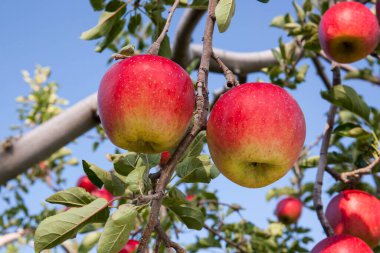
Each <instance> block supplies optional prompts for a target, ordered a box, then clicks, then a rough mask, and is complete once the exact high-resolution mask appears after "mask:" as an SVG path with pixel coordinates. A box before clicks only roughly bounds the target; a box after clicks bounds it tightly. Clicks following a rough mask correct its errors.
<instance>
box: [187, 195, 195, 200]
mask: <svg viewBox="0 0 380 253" xmlns="http://www.w3.org/2000/svg"><path fill="white" fill-rule="evenodd" d="M194 199H195V195H194V194H189V195H187V196H186V200H187V201H193V200H194Z"/></svg>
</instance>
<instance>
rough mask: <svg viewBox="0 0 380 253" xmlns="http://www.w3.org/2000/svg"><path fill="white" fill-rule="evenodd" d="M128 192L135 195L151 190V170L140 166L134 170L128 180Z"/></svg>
mask: <svg viewBox="0 0 380 253" xmlns="http://www.w3.org/2000/svg"><path fill="white" fill-rule="evenodd" d="M126 183H127V185H128V190H130V191H131V192H133V193H140V194H144V193H146V192H147V191H148V190H149V189H151V184H150V179H149V169H147V167H146V166H139V167H137V168H136V169H135V170H133V171H132V172H131V173H129V175H128V176H127V178H126Z"/></svg>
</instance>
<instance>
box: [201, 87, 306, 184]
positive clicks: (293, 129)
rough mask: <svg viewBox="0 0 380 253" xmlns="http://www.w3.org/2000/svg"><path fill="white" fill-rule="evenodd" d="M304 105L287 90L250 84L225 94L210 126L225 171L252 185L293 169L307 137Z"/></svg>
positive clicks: (212, 149) (214, 154)
mask: <svg viewBox="0 0 380 253" xmlns="http://www.w3.org/2000/svg"><path fill="white" fill-rule="evenodd" d="M305 134H306V126H305V118H304V116H303V113H302V111H301V108H300V107H299V105H298V104H297V102H296V101H295V100H294V98H293V97H292V96H291V95H290V94H289V93H288V92H286V91H285V90H284V89H283V88H281V87H279V86H277V85H274V84H269V83H246V84H242V85H239V86H238V87H236V88H233V89H231V90H229V91H228V92H226V93H225V94H223V95H222V96H221V97H220V98H219V100H218V101H217V102H216V103H215V106H214V107H213V109H212V111H211V114H210V117H209V120H208V124H207V142H208V147H209V150H210V154H211V157H212V159H213V161H214V163H215V164H216V166H217V168H218V169H219V171H220V172H221V173H222V174H223V175H224V176H225V177H227V178H228V179H230V180H231V181H232V182H235V183H236V184H238V185H241V186H244V187H248V188H258V187H263V186H266V185H269V184H271V183H273V182H274V181H276V180H278V179H280V178H281V177H282V176H284V175H285V174H286V172H288V170H289V169H290V168H291V167H292V166H293V164H294V162H295V161H296V160H297V158H298V155H299V153H300V151H301V149H302V146H303V143H304V141H305Z"/></svg>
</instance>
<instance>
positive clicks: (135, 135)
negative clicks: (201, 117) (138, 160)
mask: <svg viewBox="0 0 380 253" xmlns="http://www.w3.org/2000/svg"><path fill="white" fill-rule="evenodd" d="M194 104H195V96H194V88H193V84H192V81H191V79H190V76H189V75H188V74H187V73H186V71H185V70H183V69H182V68H181V67H180V66H179V65H178V64H176V63H175V62H173V61H171V60H169V59H166V58H164V57H161V56H155V55H137V56H132V57H130V58H127V59H124V60H122V61H119V62H117V63H116V64H114V65H113V66H112V67H111V68H110V69H109V70H108V71H107V72H106V74H105V75H104V77H103V79H102V81H101V84H100V87H99V91H98V107H99V116H100V119H101V122H102V125H103V127H104V130H105V132H106V134H107V136H108V137H109V138H110V140H111V142H112V143H113V144H115V145H116V146H118V147H120V148H123V149H128V150H130V151H136V152H142V153H160V152H163V151H166V150H169V149H171V148H173V147H175V146H176V145H177V144H178V142H179V141H180V140H181V137H182V136H183V135H184V133H185V131H186V128H187V126H188V124H189V122H190V119H191V117H192V114H193V109H194Z"/></svg>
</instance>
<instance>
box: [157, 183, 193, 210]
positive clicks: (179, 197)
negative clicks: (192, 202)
mask: <svg viewBox="0 0 380 253" xmlns="http://www.w3.org/2000/svg"><path fill="white" fill-rule="evenodd" d="M186 202H187V201H186V196H185V194H184V193H183V192H181V191H180V190H179V189H178V188H176V187H172V188H171V189H170V190H169V192H168V194H167V195H166V196H165V197H164V198H163V199H162V204H163V205H165V206H166V207H168V206H179V205H182V204H185V203H186Z"/></svg>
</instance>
